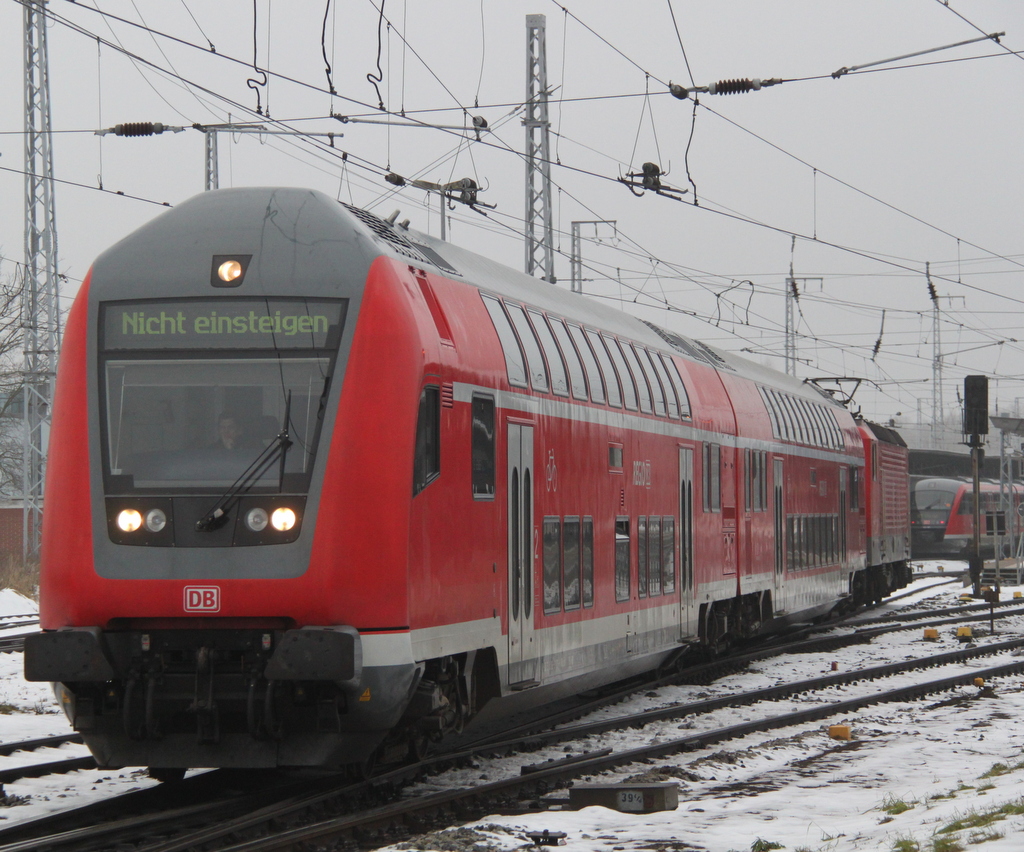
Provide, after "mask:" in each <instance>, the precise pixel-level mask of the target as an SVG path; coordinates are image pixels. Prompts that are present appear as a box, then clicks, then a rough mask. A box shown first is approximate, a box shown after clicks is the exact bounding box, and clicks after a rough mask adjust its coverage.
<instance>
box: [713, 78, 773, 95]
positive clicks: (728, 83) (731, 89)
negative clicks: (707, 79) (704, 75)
mask: <svg viewBox="0 0 1024 852" xmlns="http://www.w3.org/2000/svg"><path fill="white" fill-rule="evenodd" d="M760 89H761V81H760V80H751V79H750V78H745V79H743V80H719V81H718V82H717V83H712V84H711V85H710V86H708V94H709V95H738V94H742V93H743V92H749V91H751V90H753V91H755V92H757V91H760Z"/></svg>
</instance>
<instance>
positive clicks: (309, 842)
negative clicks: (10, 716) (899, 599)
mask: <svg viewBox="0 0 1024 852" xmlns="http://www.w3.org/2000/svg"><path fill="white" fill-rule="evenodd" d="M1021 644H1024V640H1018V642H1017V645H1016V646H1017V647H1019V646H1020V645H1021ZM990 653H991V652H990ZM927 662H929V663H930V660H929V661H927ZM1020 674H1024V659H1021V660H1017V661H1014V662H1010V663H1004V664H1001V665H998V666H992V667H988V668H985V669H974V670H971V671H970V672H960V673H957V674H955V675H952V676H947V677H943V678H938V679H934V680H930V681H927V682H919V683H914V684H909V685H904V686H900V687H898V688H895V689H889V690H885V691H876V692H871V693H867V694H863V695H860V696H857V697H853V698H849V699H845V700H840V701H834V702H828V703H824V704H816V705H814V706H810V707H804V708H801V709H798V710H793V711H790V712H784V713H777V714H774V715H770V716H766V717H763V718H760V719H757V720H753V721H746V722H742V723H739V724H731V725H724V726H721V727H714V728H709V729H707V730H704V731H701V732H700V733H696V734H689V735H686V736H682V737H676V738H672V739H667V740H666V739H661V740H660V741H658V742H654V743H651V744H647V745H643V746H639V747H625V748H619V749H614V748H611V749H609V748H602V749H597V750H591V751H581V752H579V753H577V754H575V755H572V756H571V757H569V758H566V757H565V756H564V754H562V756H561V759H558V760H555V759H552V760H548V761H543V762H540V763H535V764H528V765H525V766H522V767H521V768H520V773H519V774H518V775H515V774H509V775H508V776H506V777H505V778H502V779H500V780H496V781H488V782H485V783H477V784H474V785H473V786H472V787H471V788H469V787H459V788H457V789H450V790H445V791H443V792H435V793H431V794H428V795H422V796H415V797H404V798H401V799H400V800H397V801H391V802H387V803H384V804H379V805H377V806H372V807H369V808H361V809H358V810H356V811H353V812H349V813H345V814H341V815H338V816H332V817H327V818H323V819H319V820H316V821H314V822H312V823H310V822H308V818H307V817H303V818H302V821H304V822H306V824H302V825H295V826H294V827H284V824H285V823H286V821H287V820H289V819H291V818H293V815H291V814H289V813H287V812H285V810H284V808H281V807H277V806H275V807H273V808H271V809H268V811H267V812H264V813H261V814H256V815H252V816H249V817H244V818H241V819H237V820H234V821H231V822H230V823H229V824H228V825H226V826H217V827H216V828H210V829H207V830H205V831H203V832H201V833H200V834H198V835H191V836H188V837H181V838H178V839H177V840H174V841H171V842H166V843H160V844H151V845H142V846H140V847H137V850H138V852H184V850H186V849H189V850H191V849H207V848H209V849H212V848H216V849H218V850H220V852H275V851H276V850H281V851H282V852H283V850H291V849H297V848H316V849H333V848H339V849H342V848H344V849H350V848H352V846H353V845H358V846H361V847H364V848H365V847H373V846H378V845H384V844H389V843H394V842H396V841H398V840H402V839H405V838H407V837H408V836H409V835H410V834H412V833H417V832H423V831H427V830H432V829H436V828H439V827H447V826H449V825H451V824H452V823H460V822H465V821H469V820H473V819H476V818H479V817H482V816H484V815H487V814H491V813H502V812H505V813H521V812H522V811H523V810H524V809H526V810H530V809H533V810H536V809H543V808H544V807H545V806H544V805H541V804H539V803H537V804H533V805H531V804H530V803H531V802H535V803H536V802H537V800H538V797H542V798H546V797H547V796H548V794H549V793H550V791H551V790H553V789H555V788H558V787H560V786H564V785H565V784H567V783H570V782H571V781H573V780H574V779H576V778H578V777H580V776H582V775H592V774H594V773H598V772H604V771H606V770H610V769H615V768H618V767H622V766H625V765H628V764H632V763H644V762H649V761H652V760H661V759H664V758H667V757H670V756H673V755H678V754H681V753H686V752H692V751H697V750H701V749H706V748H708V747H709V746H712V745H716V744H719V743H722V742H725V741H727V740H734V739H738V738H741V737H745V736H748V735H750V734H756V733H764V732H768V731H772V730H776V729H779V728H785V727H791V726H800V725H808V724H813V723H815V722H819V721H821V720H824V719H828V718H832V717H836V716H839V717H842V716H843V715H845V714H848V713H851V712H854V711H856V710H859V709H861V708H863V707H867V706H871V705H876V704H882V703H888V702H896V701H899V702H902V701H908V700H913V699H916V698H920V697H923V696H927V695H933V694H937V693H942V692H946V691H948V690H950V689H955V688H958V687H963V686H966V685H969V684H970V683H971V681H972V680H973V679H974V678H976V677H982V678H984V679H985V680H986V681H988V680H991V679H993V678H997V677H1003V676H1007V675H1020ZM617 721H618V722H619V724H620V725H621V724H622V721H623V720H621V719H620V720H617ZM627 721H628V723H629V724H630V725H631V726H635V724H637V720H636V718H635V717H628V720H627ZM577 733H578V732H577ZM499 748H501V744H494V745H493V746H492V749H499ZM482 750H483V749H481V750H479V751H476V752H473V755H474V756H475V757H479V754H480V751H482ZM560 754H561V753H560ZM446 759H447V760H448V761H456V760H458V759H466V756H465V755H449V756H448V757H447V758H446ZM391 780H392V779H391V778H390V777H389V776H382V777H381V778H378V779H375V783H376V784H377V785H378V786H380V785H384V784H387V783H389V782H390V781H391ZM524 802H525V803H526V804H524ZM563 802H564V804H568V800H567V799H566V800H563ZM547 803H548V804H550V799H547ZM309 804H310V803H308V802H307V803H305V804H304V807H308V805H309ZM270 824H276V826H277V830H273V829H272V828H270V827H269V825H270ZM240 833H248V834H251V835H253V836H251V837H249V838H248V839H244V840H240V841H237V842H234V843H230V844H228V845H224V838H225V837H227V836H231V835H235V836H237V835H238V834H240ZM214 844H216V845H214ZM0 848H3V849H4V850H6V847H0ZM27 849H28V847H25V850H24V852H27ZM12 852H13V850H12ZM18 852H22V850H18Z"/></svg>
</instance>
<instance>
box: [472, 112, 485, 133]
mask: <svg viewBox="0 0 1024 852" xmlns="http://www.w3.org/2000/svg"><path fill="white" fill-rule="evenodd" d="M473 126H474V127H475V128H476V129H477V130H487V127H488V125H487V119H486V118H484V117H483V116H482V115H474V116H473Z"/></svg>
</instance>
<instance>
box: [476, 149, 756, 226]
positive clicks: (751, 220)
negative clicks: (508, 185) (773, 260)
mask: <svg viewBox="0 0 1024 852" xmlns="http://www.w3.org/2000/svg"><path fill="white" fill-rule="evenodd" d="M461 144H462V142H461V141H460V145H461ZM751 221H752V220H751ZM758 224H760V223H758Z"/></svg>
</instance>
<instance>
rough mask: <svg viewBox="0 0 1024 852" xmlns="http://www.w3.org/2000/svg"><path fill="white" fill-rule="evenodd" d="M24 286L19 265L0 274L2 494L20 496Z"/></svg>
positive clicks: (0, 453)
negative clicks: (6, 272)
mask: <svg viewBox="0 0 1024 852" xmlns="http://www.w3.org/2000/svg"><path fill="white" fill-rule="evenodd" d="M24 289H25V278H24V275H23V274H22V267H21V265H20V264H16V265H15V269H14V271H13V272H12V273H9V274H6V275H3V276H0V497H19V496H21V492H22V478H23V461H22V460H23V457H24V450H23V446H22V445H23V443H24V442H23V436H24V422H23V414H24V408H23V406H24V393H23V388H24V384H25V371H24V369H23V363H24V352H23V343H24V322H23V320H22V295H23V293H24Z"/></svg>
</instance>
